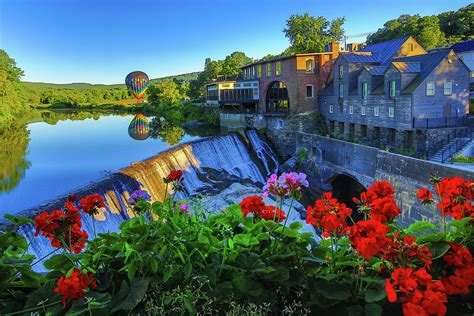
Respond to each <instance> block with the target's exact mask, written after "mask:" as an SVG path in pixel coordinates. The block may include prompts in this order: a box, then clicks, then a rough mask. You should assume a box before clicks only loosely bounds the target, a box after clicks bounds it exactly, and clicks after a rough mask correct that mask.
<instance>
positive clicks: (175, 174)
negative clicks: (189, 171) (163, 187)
mask: <svg viewBox="0 0 474 316" xmlns="http://www.w3.org/2000/svg"><path fill="white" fill-rule="evenodd" d="M182 177H183V170H172V171H170V173H169V174H168V175H167V176H166V178H164V179H163V180H164V181H165V183H171V182H177V181H180V180H181V178H182Z"/></svg>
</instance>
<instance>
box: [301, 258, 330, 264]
mask: <svg viewBox="0 0 474 316" xmlns="http://www.w3.org/2000/svg"><path fill="white" fill-rule="evenodd" d="M302 259H303V260H304V261H309V262H316V263H321V264H327V263H328V262H327V261H326V260H324V259H321V258H318V257H303V258H302Z"/></svg>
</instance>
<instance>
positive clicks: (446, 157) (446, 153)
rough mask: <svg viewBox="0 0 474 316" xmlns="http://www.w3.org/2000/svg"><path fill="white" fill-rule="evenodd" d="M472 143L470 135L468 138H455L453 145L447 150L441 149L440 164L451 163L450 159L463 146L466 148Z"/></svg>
mask: <svg viewBox="0 0 474 316" xmlns="http://www.w3.org/2000/svg"><path fill="white" fill-rule="evenodd" d="M471 141H472V134H471V135H470V136H469V138H467V140H466V138H457V139H455V141H454V144H452V145H451V146H449V147H448V148H445V149H443V151H442V152H441V162H442V163H444V162H446V161H448V162H449V163H453V162H452V161H451V158H453V156H454V155H455V154H456V153H457V152H459V151H460V150H461V149H462V148H463V147H464V146H466V145H467V144H468V143H470V142H471Z"/></svg>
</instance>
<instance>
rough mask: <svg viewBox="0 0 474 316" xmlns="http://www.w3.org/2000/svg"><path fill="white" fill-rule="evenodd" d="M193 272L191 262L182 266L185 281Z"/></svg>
mask: <svg viewBox="0 0 474 316" xmlns="http://www.w3.org/2000/svg"><path fill="white" fill-rule="evenodd" d="M192 272H193V265H192V264H191V262H188V263H186V264H185V266H184V277H185V278H186V279H187V278H189V277H190V276H191V273H192Z"/></svg>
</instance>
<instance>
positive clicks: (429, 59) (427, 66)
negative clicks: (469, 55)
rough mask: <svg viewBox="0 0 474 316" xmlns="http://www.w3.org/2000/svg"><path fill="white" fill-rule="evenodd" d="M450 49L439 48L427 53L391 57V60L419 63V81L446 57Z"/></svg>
mask: <svg viewBox="0 0 474 316" xmlns="http://www.w3.org/2000/svg"><path fill="white" fill-rule="evenodd" d="M450 52H451V51H450V50H449V49H447V50H441V51H435V52H430V53H428V54H423V55H416V56H408V57H400V58H394V59H392V62H407V63H419V64H420V78H421V81H423V80H425V78H426V77H428V76H429V75H430V74H431V73H432V72H433V70H434V69H435V68H436V67H438V65H439V63H440V62H441V61H442V60H443V59H444V58H446V57H447V56H448V55H449V53H450Z"/></svg>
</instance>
